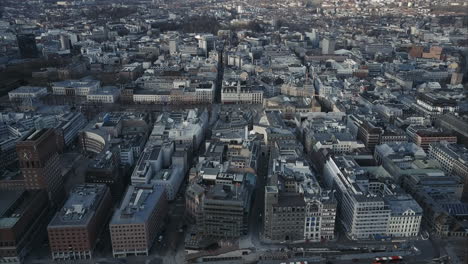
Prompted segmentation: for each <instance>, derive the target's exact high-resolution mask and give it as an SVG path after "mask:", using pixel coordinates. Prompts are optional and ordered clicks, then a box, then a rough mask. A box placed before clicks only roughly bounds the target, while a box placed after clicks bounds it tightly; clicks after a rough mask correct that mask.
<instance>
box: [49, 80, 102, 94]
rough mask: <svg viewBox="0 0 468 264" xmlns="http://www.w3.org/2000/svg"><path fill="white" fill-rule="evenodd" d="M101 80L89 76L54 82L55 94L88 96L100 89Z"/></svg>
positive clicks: (53, 89) (53, 90)
mask: <svg viewBox="0 0 468 264" xmlns="http://www.w3.org/2000/svg"><path fill="white" fill-rule="evenodd" d="M100 87H101V82H100V81H97V80H92V79H88V78H83V79H80V80H67V81H62V82H54V83H52V92H53V94H55V95H67V96H87V95H88V94H89V92H91V91H94V90H98V89H99V88H100Z"/></svg>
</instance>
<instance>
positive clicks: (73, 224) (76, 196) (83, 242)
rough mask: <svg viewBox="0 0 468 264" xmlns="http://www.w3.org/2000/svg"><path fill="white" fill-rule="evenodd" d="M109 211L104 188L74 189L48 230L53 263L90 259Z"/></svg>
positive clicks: (94, 186)
mask: <svg viewBox="0 0 468 264" xmlns="http://www.w3.org/2000/svg"><path fill="white" fill-rule="evenodd" d="M111 208H112V200H111V195H110V192H109V189H108V188H107V186H106V185H104V184H80V185H77V186H76V187H74V188H73V190H72V191H71V192H70V194H69V198H68V200H67V201H66V202H65V205H64V206H63V207H62V209H61V210H60V211H59V212H57V213H56V214H55V216H54V218H53V219H52V221H51V222H50V223H49V225H48V227H47V232H48V235H49V244H50V250H51V253H52V259H53V260H76V259H91V258H92V257H93V251H94V248H95V246H96V243H97V241H98V239H99V236H100V234H101V233H102V231H103V227H104V226H105V225H106V222H107V220H108V218H109V216H110V211H111Z"/></svg>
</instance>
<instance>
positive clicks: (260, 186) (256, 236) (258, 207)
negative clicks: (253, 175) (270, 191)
mask: <svg viewBox="0 0 468 264" xmlns="http://www.w3.org/2000/svg"><path fill="white" fill-rule="evenodd" d="M267 174H268V154H267V151H265V152H262V153H261V154H260V157H259V162H258V169H257V182H256V186H255V189H254V194H253V197H252V200H253V202H252V208H251V210H252V211H251V212H250V216H249V235H250V238H251V240H252V243H253V244H254V245H255V246H259V245H260V244H261V242H260V233H261V231H262V228H263V218H262V213H263V207H264V199H265V184H266V177H267Z"/></svg>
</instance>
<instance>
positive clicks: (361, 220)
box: [324, 156, 423, 240]
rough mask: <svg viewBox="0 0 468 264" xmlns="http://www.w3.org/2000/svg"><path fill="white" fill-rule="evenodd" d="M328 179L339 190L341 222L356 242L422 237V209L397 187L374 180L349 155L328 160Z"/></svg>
mask: <svg viewBox="0 0 468 264" xmlns="http://www.w3.org/2000/svg"><path fill="white" fill-rule="evenodd" d="M324 180H325V182H326V184H327V185H328V186H333V187H334V189H335V190H336V197H337V200H338V212H339V215H340V219H339V221H341V223H342V224H343V227H344V228H345V232H346V235H347V236H348V237H349V238H351V239H353V240H359V239H369V238H376V237H386V236H395V237H415V236H417V235H418V234H419V228H420V223H421V218H422V213H423V211H422V208H421V207H420V206H419V205H418V203H416V202H415V201H414V200H413V199H412V198H411V197H409V196H408V195H407V194H405V193H404V192H403V191H402V190H400V189H399V188H398V187H397V186H396V185H395V184H387V183H386V182H385V180H384V179H379V178H375V177H372V176H371V175H370V173H369V172H368V171H366V170H365V169H363V168H362V167H360V166H359V165H358V164H357V162H356V161H355V160H354V159H353V158H351V157H346V156H334V157H330V158H329V159H328V160H327V163H326V164H325V168H324Z"/></svg>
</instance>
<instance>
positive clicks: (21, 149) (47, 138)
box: [16, 128, 65, 205]
mask: <svg viewBox="0 0 468 264" xmlns="http://www.w3.org/2000/svg"><path fill="white" fill-rule="evenodd" d="M57 142H58V140H57V134H56V133H55V130H54V129H51V128H45V129H40V130H34V131H33V132H32V133H30V134H29V135H27V136H26V137H25V138H24V139H22V140H20V141H18V142H17V143H16V152H17V153H18V158H19V167H20V169H21V172H22V174H23V177H24V180H25V187H26V189H28V190H46V191H47V194H48V196H49V200H50V201H51V202H52V204H53V205H60V204H61V203H62V200H63V198H64V194H65V193H64V189H63V180H62V175H61V170H60V164H59V163H60V157H59V153H58V149H59V147H58V144H57Z"/></svg>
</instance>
